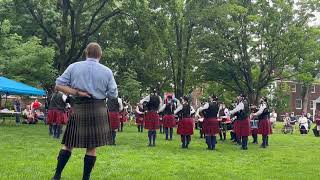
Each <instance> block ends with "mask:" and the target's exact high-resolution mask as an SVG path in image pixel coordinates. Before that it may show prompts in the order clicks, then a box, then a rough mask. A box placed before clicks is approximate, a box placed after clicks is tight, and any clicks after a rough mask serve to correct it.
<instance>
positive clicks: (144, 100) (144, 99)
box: [140, 95, 163, 111]
mask: <svg viewBox="0 0 320 180" xmlns="http://www.w3.org/2000/svg"><path fill="white" fill-rule="evenodd" d="M157 96H158V95H157ZM158 97H159V100H160V104H159V107H158V111H159V109H160V108H161V107H162V106H163V102H162V98H161V97H160V96H158ZM143 102H150V95H148V96H146V97H145V98H143V99H141V101H140V104H143Z"/></svg>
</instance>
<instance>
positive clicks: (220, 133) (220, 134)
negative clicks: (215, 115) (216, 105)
mask: <svg viewBox="0 0 320 180" xmlns="http://www.w3.org/2000/svg"><path fill="white" fill-rule="evenodd" d="M219 136H220V140H222V132H221V131H220V132H219Z"/></svg>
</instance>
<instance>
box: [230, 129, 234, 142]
mask: <svg viewBox="0 0 320 180" xmlns="http://www.w3.org/2000/svg"><path fill="white" fill-rule="evenodd" d="M230 137H231V138H230V140H231V141H232V140H234V133H233V131H230Z"/></svg>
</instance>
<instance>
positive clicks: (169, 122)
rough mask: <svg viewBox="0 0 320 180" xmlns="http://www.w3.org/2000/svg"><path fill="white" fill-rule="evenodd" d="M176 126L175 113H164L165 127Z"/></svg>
mask: <svg viewBox="0 0 320 180" xmlns="http://www.w3.org/2000/svg"><path fill="white" fill-rule="evenodd" d="M175 126H176V118H175V117H174V115H164V116H163V127H165V128H174V127H175Z"/></svg>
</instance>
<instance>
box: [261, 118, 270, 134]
mask: <svg viewBox="0 0 320 180" xmlns="http://www.w3.org/2000/svg"><path fill="white" fill-rule="evenodd" d="M258 127H259V129H258V134H262V135H265V136H267V135H269V134H272V128H271V122H270V120H269V119H261V120H259V125H258Z"/></svg>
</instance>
